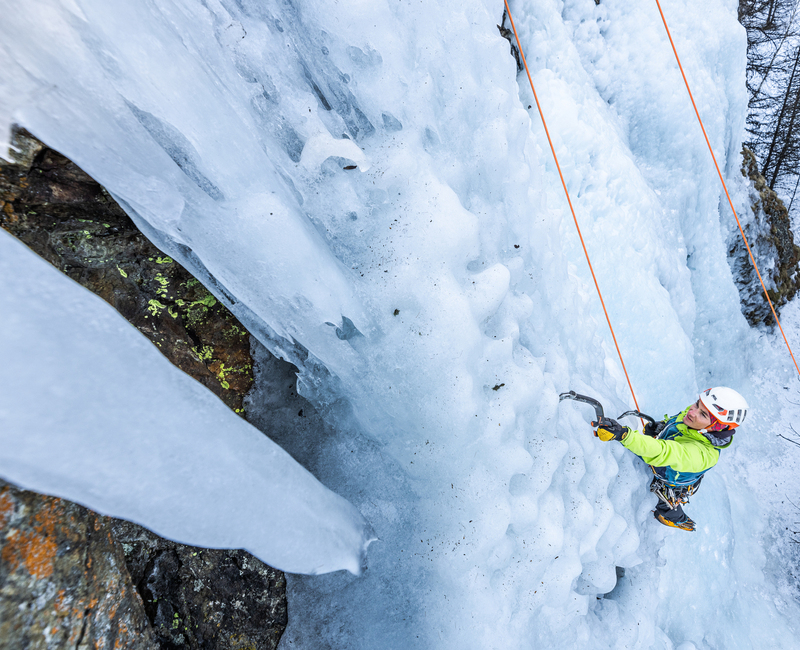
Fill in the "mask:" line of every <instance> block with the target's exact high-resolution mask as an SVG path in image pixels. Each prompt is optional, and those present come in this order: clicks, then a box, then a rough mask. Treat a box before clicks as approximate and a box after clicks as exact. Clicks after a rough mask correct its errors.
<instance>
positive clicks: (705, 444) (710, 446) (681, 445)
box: [622, 406, 733, 487]
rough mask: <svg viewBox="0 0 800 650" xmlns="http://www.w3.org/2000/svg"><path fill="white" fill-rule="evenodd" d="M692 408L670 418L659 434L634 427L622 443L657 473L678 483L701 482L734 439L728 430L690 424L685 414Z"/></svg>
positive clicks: (683, 484) (679, 485)
mask: <svg viewBox="0 0 800 650" xmlns="http://www.w3.org/2000/svg"><path fill="white" fill-rule="evenodd" d="M689 408H690V407H689V406H687V407H686V408H685V409H684V410H683V411H682V412H681V413H679V414H678V415H675V416H673V417H671V418H669V419H668V420H667V421H666V426H665V427H664V428H663V429H662V430H661V433H659V434H658V438H651V437H650V436H645V435H643V434H641V433H639V432H638V431H631V432H630V433H629V434H628V435H627V436H625V438H624V439H623V440H622V445H623V446H624V447H627V448H628V449H630V450H631V451H632V452H633V453H634V454H636V455H637V456H639V457H640V458H641V459H642V460H643V461H644V462H645V463H647V464H648V465H650V466H651V467H652V468H653V471H654V472H655V473H656V476H659V477H660V478H661V479H662V480H664V481H665V482H666V483H668V484H669V485H672V486H675V487H683V486H687V485H693V484H694V483H697V481H699V480H700V478H701V477H702V476H703V474H705V472H707V471H708V470H709V469H711V468H712V467H714V465H716V464H717V461H718V460H719V452H720V449H725V448H726V447H729V446H730V445H731V443H732V442H733V435H732V434H731V433H730V432H728V431H724V432H719V434H714V433H709V432H706V433H700V432H699V431H697V430H695V429H690V428H689V427H688V426H686V425H685V424H684V423H683V418H684V416H685V415H686V413H687V412H688V411H689ZM718 435H719V437H718ZM722 436H724V437H722Z"/></svg>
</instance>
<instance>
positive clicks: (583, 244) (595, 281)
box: [503, 0, 641, 411]
mask: <svg viewBox="0 0 800 650" xmlns="http://www.w3.org/2000/svg"><path fill="white" fill-rule="evenodd" d="M503 1H504V2H505V3H506V13H508V20H509V21H510V22H511V29H513V30H514V38H516V39H517V47H518V48H519V55H520V57H522V63H523V65H524V66H525V72H526V73H527V74H528V81H529V82H530V84H531V90H532V91H533V99H534V100H535V101H536V108H537V109H538V111H539V117H541V118H542V125H543V126H544V132H545V134H546V135H547V142H548V143H549V144H550V151H551V152H552V153H553V160H555V161H556V169H558V176H559V178H560V179H561V186H562V187H563V188H564V194H565V195H566V196H567V203H569V209H570V212H572V219H573V221H575V228H577V229H578V237H579V238H580V240H581V246H583V254H584V255H586V261H587V262H588V264H589V271H591V273H592V280H594V287H595V289H597V295H598V296H599V297H600V304H601V305H602V306H603V313H604V314H605V315H606V322H607V323H608V329H609V330H611V338H612V339H614V346H615V347H616V348H617V355H618V356H619V362H620V363H621V364H622V371H623V372H624V373H625V379H627V381H628V388H630V389H631V395H632V396H633V403H634V404H635V405H636V410H637V411H639V410H641V409H639V402H637V401H636V393H634V392H633V386H632V385H631V378H630V377H629V376H628V370H627V368H625V361H623V359H622V352H620V350H619V344H618V343H617V336H616V334H614V328H613V327H612V326H611V319H610V318H609V317H608V311H607V310H606V303H605V301H604V300H603V294H602V293H601V292H600V285H599V284H598V283H597V277H596V276H595V274H594V268H592V260H590V259H589V252H588V251H587V250H586V244H585V243H584V241H583V235H582V234H581V227H580V226H579V225H578V217H576V216H575V208H573V207H572V200H571V199H570V198H569V190H567V184H566V183H565V182H564V175H563V174H562V173H561V165H559V164H558V156H556V150H555V147H553V141H552V140H551V139H550V131H549V130H548V128H547V122H546V121H545V119H544V113H543V112H542V107H541V105H540V104H539V97H538V96H537V95H536V88H534V86H533V79H532V78H531V72H530V70H528V62H527V61H526V60H525V53H524V52H523V51H522V43H520V41H519V34H517V28H516V26H515V25H514V19H513V18H512V17H511V8H510V7H509V6H508V0H503Z"/></svg>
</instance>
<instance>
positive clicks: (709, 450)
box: [592, 386, 748, 531]
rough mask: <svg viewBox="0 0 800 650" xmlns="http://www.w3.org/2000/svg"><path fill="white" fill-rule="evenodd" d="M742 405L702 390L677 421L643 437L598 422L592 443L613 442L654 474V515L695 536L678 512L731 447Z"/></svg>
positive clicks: (733, 397)
mask: <svg viewBox="0 0 800 650" xmlns="http://www.w3.org/2000/svg"><path fill="white" fill-rule="evenodd" d="M747 409H748V406H747V402H746V401H745V399H744V398H743V397H742V396H741V395H740V394H739V393H737V392H736V391H735V390H733V389H731V388H725V387H723V386H719V387H717V388H709V389H708V390H704V391H703V392H702V393H701V394H700V397H699V398H698V400H697V401H696V402H695V403H694V404H691V405H690V406H687V407H686V408H685V409H684V410H683V411H681V412H680V413H679V414H678V415H675V416H673V417H671V418H666V416H665V419H664V420H663V421H661V422H656V423H655V424H652V423H648V424H647V425H646V426H645V428H644V433H643V434H642V433H639V432H638V431H634V430H632V429H630V428H629V427H624V426H622V425H621V424H619V422H617V421H616V420H613V419H611V418H606V417H604V418H601V420H600V422H599V423H596V422H593V423H592V424H593V425H599V426H598V429H597V437H598V438H600V439H601V440H603V441H609V440H618V441H619V442H621V443H622V445H623V447H626V448H627V449H629V450H630V451H632V452H633V453H634V454H636V455H637V456H639V457H640V458H641V459H642V460H643V461H644V462H645V463H647V464H648V465H649V466H650V469H652V470H653V474H655V476H654V477H653V482H652V483H651V484H650V491H651V492H654V493H655V494H656V495H657V496H658V505H657V506H656V509H655V510H654V511H653V515H654V516H655V518H656V519H658V521H660V522H661V523H662V524H664V525H665V526H673V527H675V528H680V529H681V530H690V531H691V530H694V529H695V524H694V521H692V520H691V519H690V518H689V517H688V516H687V515H686V513H685V512H684V511H683V508H682V507H681V506H682V505H683V504H686V503H688V501H689V497H690V496H691V495H692V494H694V493H695V492H696V491H697V488H698V486H699V485H700V481H701V480H702V478H703V474H705V473H706V472H707V471H708V470H709V469H711V468H712V467H714V465H716V464H717V461H718V460H719V452H720V450H721V449H726V448H727V447H730V445H731V443H732V442H733V434H734V431H735V430H736V428H737V427H738V426H739V425H740V424H742V422H744V419H745V417H746V416H747Z"/></svg>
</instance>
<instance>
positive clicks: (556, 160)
mask: <svg viewBox="0 0 800 650" xmlns="http://www.w3.org/2000/svg"><path fill="white" fill-rule="evenodd" d="M503 1H504V3H505V6H506V13H507V14H508V20H509V22H510V23H511V28H512V30H513V31H514V38H515V39H516V41H517V48H518V49H519V54H520V58H521V59H522V64H523V66H524V67H525V73H526V74H527V75H528V82H529V83H530V85H531V90H532V91H533V99H534V100H535V102H536V109H537V110H538V111H539V117H540V118H541V120H542V125H543V126H544V132H545V135H546V136H547V142H548V144H549V145H550V151H551V153H552V154H553V160H555V163H556V169H557V170H558V176H559V178H560V179H561V186H562V187H563V189H564V194H565V195H566V197H567V203H568V204H569V209H570V212H571V213H572V219H573V221H574V222H575V228H576V229H577V230H578V237H579V238H580V240H581V246H582V247H583V253H584V255H585V256H586V262H587V263H588V264H589V271H590V272H591V274H592V280H593V281H594V286H595V289H596V290H597V295H598V297H599V298H600V304H601V305H602V306H603V313H604V314H605V317H606V322H607V323H608V329H609V330H610V331H611V338H612V339H613V340H614V347H615V348H616V349H617V355H618V356H619V361H620V363H621V364H622V370H623V372H624V373H625V379H626V380H627V382H628V388H629V389H630V391H631V396H632V397H633V402H634V404H636V409H637V411H638V409H639V403H638V401H637V400H636V394H635V393H634V391H633V385H632V384H631V380H630V377H629V376H628V370H627V369H626V367H625V361H624V360H623V358H622V352H621V351H620V349H619V344H618V343H617V337H616V335H615V334H614V328H613V326H612V325H611V319H610V318H609V316H608V311H607V310H606V304H605V301H604V300H603V294H602V293H601V291H600V285H599V283H598V282H597V277H596V276H595V273H594V268H593V267H592V262H591V260H590V259H589V252H588V251H587V249H586V244H585V243H584V241H583V235H582V234H581V228H580V225H579V224H578V217H577V216H576V215H575V209H574V208H573V206H572V200H571V199H570V196H569V191H568V190H567V184H566V182H565V181H564V175H563V174H562V172H561V165H560V164H559V162H558V156H557V155H556V150H555V147H554V146H553V141H552V139H551V138H550V131H549V129H548V128H547V122H546V120H545V118H544V113H543V112H542V107H541V104H540V103H539V97H538V95H537V94H536V88H535V87H534V85H533V78H532V77H531V72H530V70H529V69H528V62H527V61H526V59H525V53H524V52H523V50H522V43H521V42H520V39H519V34H518V33H517V27H516V25H515V24H514V18H513V16H512V15H511V8H510V7H509V6H508V0H503ZM656 5H658V12H659V13H660V14H661V20H662V21H663V23H664V28H665V29H666V31H667V36H668V38H669V42H670V45H672V51H673V52H674V54H675V59H676V60H677V62H678V67H679V68H680V71H681V75H682V76H683V81H684V83H685V84H686V90H687V91H688V92H689V98H690V99H691V101H692V106H693V107H694V112H695V115H696V116H697V120H698V122H699V123H700V128H701V129H702V131H703V137H704V138H705V140H706V144H707V145H708V150H709V152H710V153H711V158H712V160H713V161H714V166H715V167H716V169H717V174H718V175H719V179H720V181H721V182H722V187H723V189H724V190H725V196H726V197H728V203H729V204H730V206H731V210H732V211H733V216H734V218H735V219H736V224H737V225H738V226H739V232H740V233H741V235H742V239H743V240H744V245H745V246H746V247H747V253H748V255H749V256H750V261H751V262H752V263H753V268H754V269H755V271H756V274H757V275H758V279H759V282H761V288H762V289H763V290H764V295H765V296H766V298H767V302H768V303H769V307H770V309H771V310H772V315H773V317H774V318H775V322H776V323H777V324H778V327H779V328H780V331H781V335H782V336H783V341H784V343H786V348H787V349H788V350H789V354H790V355H791V357H792V361H793V362H794V367H795V368H796V369H797V374H798V375H800V366H798V365H797V360H796V359H795V357H794V353H793V352H792V348H791V346H790V345H789V340H788V339H787V338H786V334H785V332H784V331H783V326H782V325H781V322H780V320H779V319H778V314H777V313H776V312H775V307H774V305H773V304H772V300H771V299H770V297H769V294H768V293H767V288H766V286H765V285H764V280H763V279H762V277H761V272H760V271H759V269H758V265H757V264H756V260H755V257H754V256H753V252H752V250H750V244H749V243H748V241H747V237H746V236H745V234H744V229H743V228H742V224H741V223H740V222H739V217H738V215H737V214H736V209H735V208H734V207H733V201H732V200H731V197H730V194H729V193H728V187H727V185H726V184H725V179H724V178H723V177H722V172H721V171H720V169H719V165H718V164H717V158H716V156H715V155H714V150H713V149H712V148H711V142H710V141H709V139H708V135H707V134H706V129H705V126H703V120H702V119H701V118H700V112H699V111H698V110H697V105H696V104H695V101H694V96H693V95H692V90H691V88H690V87H689V82H688V80H687V79H686V74H685V73H684V71H683V66H682V65H681V60H680V57H679V56H678V51H677V49H676V48H675V43H674V42H673V40H672V34H671V33H670V31H669V26H668V25H667V20H666V18H665V17H664V12H663V11H662V10H661V3H660V2H659V0H656Z"/></svg>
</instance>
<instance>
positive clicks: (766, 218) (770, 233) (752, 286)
mask: <svg viewBox="0 0 800 650" xmlns="http://www.w3.org/2000/svg"><path fill="white" fill-rule="evenodd" d="M742 156H743V162H742V175H743V176H745V177H747V178H749V179H750V180H751V181H752V182H753V192H751V201H752V210H753V214H754V216H755V219H754V220H753V222H752V223H751V224H748V225H747V226H745V228H744V230H745V235H747V239H748V241H749V243H750V247H751V249H752V250H753V255H754V256H755V258H756V262H757V263H758V266H759V269H760V270H761V273H762V277H763V279H764V282H765V283H766V284H767V292H768V293H769V297H770V300H772V303H773V305H774V306H775V311H776V312H778V314H779V315H780V308H781V307H782V306H783V305H785V304H786V303H787V302H788V301H789V300H791V299H792V298H793V297H794V295H795V294H796V293H797V290H798V288H800V274H798V261H800V247H798V246H796V245H795V243H794V235H793V234H792V231H791V222H790V220H789V211H788V210H787V209H786V206H785V205H784V204H783V201H781V199H780V198H779V197H778V195H777V194H776V193H775V192H773V191H772V190H771V189H770V188H769V186H768V185H767V182H766V179H765V178H764V177H763V176H761V174H759V172H758V162H757V161H756V158H755V155H754V154H753V152H752V151H750V150H749V149H747V148H746V147H745V148H744V149H743V150H742ZM734 228H735V231H734V232H733V233H732V235H731V238H729V242H730V246H729V250H728V257H729V260H730V265H731V269H732V271H733V275H734V279H735V281H736V284H737V287H738V288H739V298H740V300H741V302H742V313H743V314H744V315H745V318H747V321H748V322H749V323H750V325H761V324H765V325H769V326H772V325H774V324H775V319H774V317H773V316H772V311H771V310H770V308H769V304H768V303H767V300H766V298H765V297H764V290H763V289H762V288H761V283H760V282H759V280H758V276H757V275H756V272H755V270H754V269H753V264H752V262H751V261H750V256H749V255H748V253H747V249H746V248H745V245H744V243H743V241H742V238H741V235H740V234H739V231H738V228H737V227H736V225H735V224H734V225H733V228H732V229H734Z"/></svg>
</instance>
